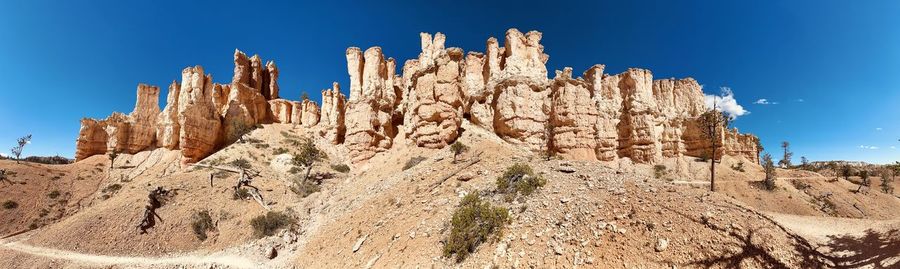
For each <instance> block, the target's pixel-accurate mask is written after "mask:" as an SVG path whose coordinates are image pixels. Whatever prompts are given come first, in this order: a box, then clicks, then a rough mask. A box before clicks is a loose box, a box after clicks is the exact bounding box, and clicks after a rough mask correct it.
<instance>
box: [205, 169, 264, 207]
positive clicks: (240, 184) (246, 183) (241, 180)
mask: <svg viewBox="0 0 900 269" xmlns="http://www.w3.org/2000/svg"><path fill="white" fill-rule="evenodd" d="M193 166H198V167H206V168H212V169H218V170H222V171H226V172H231V173H237V174H240V176H239V177H238V181H237V184H235V185H234V187H232V189H233V190H234V193H239V192H240V190H242V189H244V187H247V188H246V190H247V192H248V193H249V194H250V197H252V198H253V200H256V202H257V203H259V205H260V206H262V207H263V208H265V209H266V210H269V205H267V204H266V202H265V200H263V197H262V194H261V193H260V192H259V188H257V187H256V186H253V185H252V184H251V183H253V178H254V177H258V176H259V172H257V171H254V170H251V169H246V168H238V169H233V168H226V167H219V166H211V165H204V164H194V165H193ZM210 185H212V175H210ZM240 198H241V199H244V197H240Z"/></svg>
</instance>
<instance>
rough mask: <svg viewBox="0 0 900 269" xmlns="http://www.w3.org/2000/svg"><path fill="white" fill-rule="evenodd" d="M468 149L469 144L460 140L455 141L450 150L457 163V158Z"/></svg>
mask: <svg viewBox="0 0 900 269" xmlns="http://www.w3.org/2000/svg"><path fill="white" fill-rule="evenodd" d="M467 150H469V146H466V144H463V143H462V142H459V140H457V141H456V142H453V145H450V151H451V152H453V162H454V163H456V158H457V157H458V156H459V155H460V154H463V152H466V151H467Z"/></svg>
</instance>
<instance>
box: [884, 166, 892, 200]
mask: <svg viewBox="0 0 900 269" xmlns="http://www.w3.org/2000/svg"><path fill="white" fill-rule="evenodd" d="M893 183H894V170H893V169H889V168H885V169H884V170H882V171H881V192H884V193H887V194H894V185H893Z"/></svg>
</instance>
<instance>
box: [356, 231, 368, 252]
mask: <svg viewBox="0 0 900 269" xmlns="http://www.w3.org/2000/svg"><path fill="white" fill-rule="evenodd" d="M367 238H369V235H368V234H367V235H364V236H363V237H360V238H359V239H357V240H356V244H355V245H353V252H354V253H355V252H356V251H358V250H359V248H360V247H362V245H363V243H364V242H366V239H367Z"/></svg>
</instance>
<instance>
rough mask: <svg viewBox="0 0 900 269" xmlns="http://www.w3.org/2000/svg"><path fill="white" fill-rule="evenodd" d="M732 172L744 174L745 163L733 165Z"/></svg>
mask: <svg viewBox="0 0 900 269" xmlns="http://www.w3.org/2000/svg"><path fill="white" fill-rule="evenodd" d="M731 170H734V171H738V172H744V162H738V163H737V164H733V165H731Z"/></svg>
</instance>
